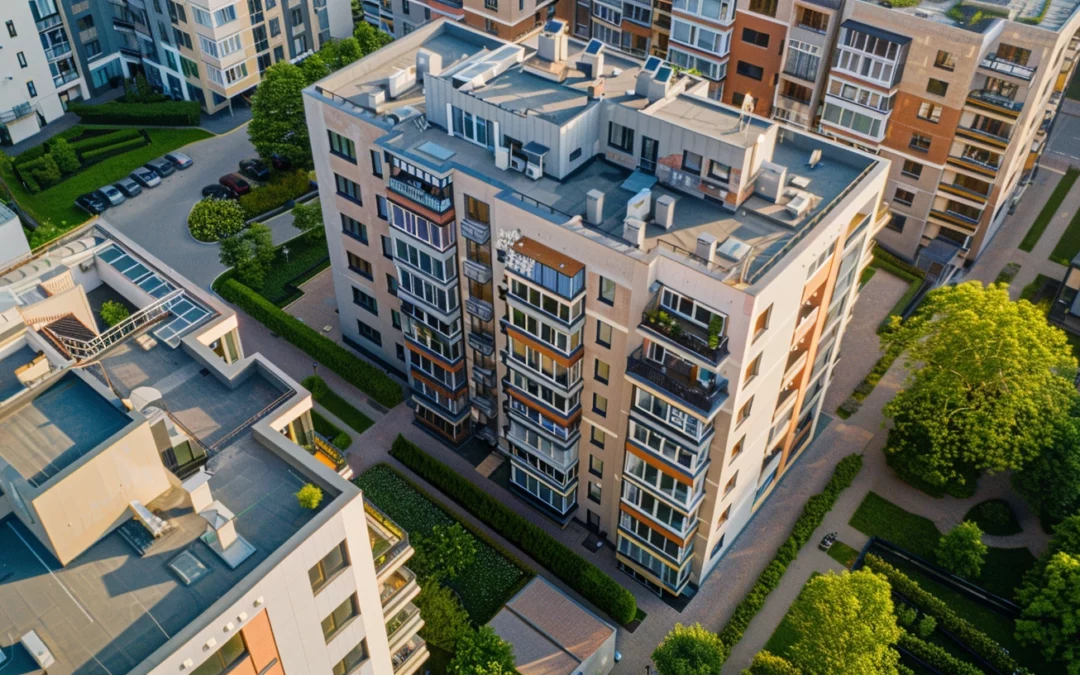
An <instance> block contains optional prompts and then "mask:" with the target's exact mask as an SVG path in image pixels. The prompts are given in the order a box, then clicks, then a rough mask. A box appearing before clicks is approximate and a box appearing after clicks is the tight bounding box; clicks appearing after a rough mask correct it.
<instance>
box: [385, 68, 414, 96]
mask: <svg viewBox="0 0 1080 675" xmlns="http://www.w3.org/2000/svg"><path fill="white" fill-rule="evenodd" d="M415 85H416V66H409V67H408V68H402V69H401V70H397V71H395V72H394V73H392V74H391V75H390V77H388V78H386V93H387V94H389V95H390V98H392V99H394V98H397V97H398V96H401V95H402V94H404V93H405V92H406V91H408V90H409V89H412V88H413V86H415Z"/></svg>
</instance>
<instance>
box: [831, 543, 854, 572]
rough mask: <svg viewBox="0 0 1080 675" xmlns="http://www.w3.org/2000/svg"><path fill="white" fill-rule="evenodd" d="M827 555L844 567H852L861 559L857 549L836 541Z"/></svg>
mask: <svg viewBox="0 0 1080 675" xmlns="http://www.w3.org/2000/svg"><path fill="white" fill-rule="evenodd" d="M827 553H828V554H829V557H830V558H832V559H833V560H835V561H836V562H838V563H840V564H841V565H843V566H844V567H851V564H852V563H854V562H855V559H856V558H858V557H859V551H858V550H857V549H854V548H852V547H850V546H848V545H847V544H845V543H844V542H842V541H834V542H833V545H832V546H830V547H829V550H828V551H827Z"/></svg>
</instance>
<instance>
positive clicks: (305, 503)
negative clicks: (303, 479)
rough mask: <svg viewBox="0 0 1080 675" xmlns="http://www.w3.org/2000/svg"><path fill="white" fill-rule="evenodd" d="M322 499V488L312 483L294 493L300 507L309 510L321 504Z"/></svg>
mask: <svg viewBox="0 0 1080 675" xmlns="http://www.w3.org/2000/svg"><path fill="white" fill-rule="evenodd" d="M322 500H323V492H322V488H320V487H319V486H318V485H314V484H312V483H308V484H307V485H305V486H304V487H302V488H300V491H299V492H297V493H296V501H297V502H299V504H300V508H303V509H308V510H309V511H314V510H315V509H317V508H319V504H322Z"/></svg>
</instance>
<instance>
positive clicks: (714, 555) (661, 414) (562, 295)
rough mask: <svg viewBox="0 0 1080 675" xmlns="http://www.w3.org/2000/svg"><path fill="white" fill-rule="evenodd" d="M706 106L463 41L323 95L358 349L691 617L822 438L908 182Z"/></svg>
mask: <svg viewBox="0 0 1080 675" xmlns="http://www.w3.org/2000/svg"><path fill="white" fill-rule="evenodd" d="M708 91H709V82H708V81H707V80H706V79H704V78H701V77H698V76H692V75H686V74H679V73H677V72H675V71H674V69H673V68H672V67H671V66H670V64H667V63H663V62H661V61H660V59H658V58H650V59H648V60H647V61H645V62H644V63H642V62H641V61H638V60H634V59H631V58H628V57H626V56H622V55H619V54H617V53H612V52H609V51H608V50H607V49H606V47H605V46H604V45H603V43H601V42H599V41H597V40H592V41H590V42H589V43H588V44H583V43H580V42H576V41H572V40H570V39H569V36H568V31H567V27H566V25H565V24H564V23H563V22H561V21H550V22H548V23H547V24H546V25H545V26H544V28H543V31H542V32H541V33H540V34H539V35H537V36H535V38H534V39H533V40H531V41H530V43H529V44H514V43H507V42H504V41H502V40H498V39H496V38H494V37H493V36H490V35H488V34H486V33H484V32H483V31H477V30H475V29H472V28H470V27H468V26H464V25H461V24H460V23H455V22H450V21H445V20H444V21H439V22H433V23H431V24H428V25H425V26H423V27H422V28H418V29H417V30H415V31H413V32H412V33H410V34H409V35H407V36H404V37H402V38H399V39H398V40H397V41H395V42H394V43H393V44H391V45H389V46H388V47H386V48H384V49H382V50H380V51H378V52H376V53H375V54H372V55H369V56H368V57H366V58H364V59H362V60H361V61H359V62H357V63H355V64H353V65H352V66H350V67H348V68H346V69H343V70H341V71H339V72H337V73H335V74H333V75H331V76H330V77H328V78H326V79H324V80H322V81H320V82H319V83H316V84H315V85H314V86H312V87H309V88H308V89H307V90H305V107H306V111H307V122H308V127H309V128H310V129H311V138H312V139H313V140H312V144H313V152H314V158H315V169H316V172H317V173H318V176H319V181H320V183H321V184H323V185H333V186H336V189H333V190H324V191H322V193H321V195H320V198H321V200H322V208H323V215H324V221H325V222H326V223H327V225H328V232H330V236H329V237H328V239H329V242H330V244H329V245H330V254H331V263H332V269H333V276H334V284H335V293H336V296H337V300H338V307H339V313H340V318H341V330H342V333H343V335H344V336H345V337H346V339H347V340H348V341H349V342H350V343H351V344H354V345H356V346H358V347H360V348H362V349H363V350H365V351H366V352H367V353H369V354H372V355H374V356H376V357H378V358H380V359H382V360H383V361H385V362H388V363H392V364H393V363H396V364H397V366H398V368H400V369H402V370H406V371H407V373H408V378H409V383H410V385H411V392H412V393H411V402H410V405H412V406H413V407H414V408H415V414H416V422H417V424H419V425H422V426H424V427H425V428H427V429H428V430H430V431H431V432H432V433H434V434H437V435H439V436H440V437H442V438H443V439H444V440H445V441H446V442H447V443H451V444H458V443H462V442H465V441H466V440H468V439H469V438H470V436H473V437H478V438H481V439H485V440H487V441H488V442H489V443H492V444H494V445H496V446H497V448H498V451H499V452H501V453H503V454H504V455H505V456H506V458H507V461H508V462H509V464H510V476H509V484H508V486H509V488H510V489H511V490H513V491H515V492H516V493H517V494H518V495H519V496H520V498H521V499H523V500H525V501H526V502H528V503H530V504H531V505H532V506H534V507H535V508H536V509H538V510H539V511H540V512H542V513H544V514H545V515H546V516H548V517H549V518H551V519H553V520H555V521H556V522H559V523H566V522H568V521H569V520H570V519H577V520H579V521H581V522H584V523H586V524H587V526H588V527H589V528H591V529H592V530H594V531H596V532H598V533H602V534H603V535H604V536H606V537H607V538H608V540H609V541H610V542H611V543H612V544H613V545H614V546H615V547H616V550H617V551H618V553H617V556H618V560H619V564H620V565H621V566H622V567H623V568H624V569H625V570H626V571H627V572H628V573H630V574H631V575H633V576H634V577H635V578H637V579H639V580H640V581H642V582H643V583H646V584H647V585H649V586H650V587H651V588H653V589H654V590H655V591H656V592H658V593H664V594H669V595H675V596H679V595H688V594H692V593H693V592H694V591H695V589H696V588H697V586H698V585H699V584H700V582H701V580H702V579H703V578H704V577H705V576H706V575H707V574H708V573H709V572H710V571H711V570H712V569H713V568H714V566H715V564H716V562H717V561H718V560H719V559H720V557H722V554H723V553H724V551H725V550H726V548H727V547H728V546H730V544H731V542H732V541H733V540H734V539H735V537H736V536H737V535H738V534H739V532H740V531H741V530H742V529H743V527H744V526H745V525H746V523H747V521H748V520H749V518H750V516H751V515H752V514H753V513H754V511H755V510H756V509H757V508H758V507H760V505H761V504H762V503H764V501H765V500H766V499H767V497H768V495H769V494H770V491H771V489H772V488H773V487H774V486H775V485H776V483H777V480H778V479H779V478H780V477H781V476H782V475H784V473H785V472H786V471H788V469H789V468H791V467H793V466H797V465H796V464H795V460H796V459H797V458H798V457H799V454H800V452H801V451H802V450H803V449H804V448H805V447H807V445H808V444H809V442H810V440H811V439H812V438H813V435H814V433H815V429H816V426H817V420H818V415H819V412H820V408H821V401H822V394H823V392H824V391H825V390H826V389H827V387H828V384H829V378H830V377H831V369H832V365H833V363H835V361H836V359H837V357H838V355H839V351H840V350H839V345H840V344H841V340H842V338H843V334H844V328H845V325H846V323H847V318H848V316H849V314H850V311H851V308H852V306H853V304H854V299H855V296H856V293H857V288H856V287H857V284H856V283H854V281H855V279H857V278H858V274H859V272H860V270H861V269H862V267H863V266H864V265H865V264H866V262H868V254H867V251H868V250H869V248H870V246H871V245H872V242H873V238H874V236H875V235H876V233H877V232H878V231H879V230H880V228H881V227H883V225H884V223H885V222H886V221H887V219H888V213H887V210H886V209H885V208H884V207H883V203H882V199H883V195H884V189H885V184H886V181H887V178H888V172H889V162H888V161H887V160H885V159H882V158H878V157H876V156H874V155H872V154H869V153H865V152H862V151H860V150H858V149H854V148H849V147H845V146H843V145H841V144H838V143H835V142H833V141H830V140H828V139H826V138H824V137H822V136H818V135H812V134H809V133H806V132H803V131H799V130H795V129H793V128H790V127H785V126H782V125H780V124H777V123H775V122H772V121H769V120H767V119H764V118H762V117H758V116H755V115H752V114H748V113H744V112H742V111H740V110H738V109H736V108H732V107H730V106H725V105H723V104H721V103H719V102H717V101H715V100H712V99H710V98H709V97H708ZM339 224H340V230H341V232H340V234H337V233H336V232H335V231H336V230H337V229H338V226H339ZM794 470H795V471H797V468H796V469H794Z"/></svg>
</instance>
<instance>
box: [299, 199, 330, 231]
mask: <svg viewBox="0 0 1080 675" xmlns="http://www.w3.org/2000/svg"><path fill="white" fill-rule="evenodd" d="M292 215H293V227H295V228H296V229H298V230H303V231H304V232H310V231H311V230H317V229H320V228H322V226H323V219H322V203H321V202H320V201H319V200H318V199H312V200H311V201H310V202H308V203H306V204H297V205H296V206H294V207H293V210H292Z"/></svg>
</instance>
